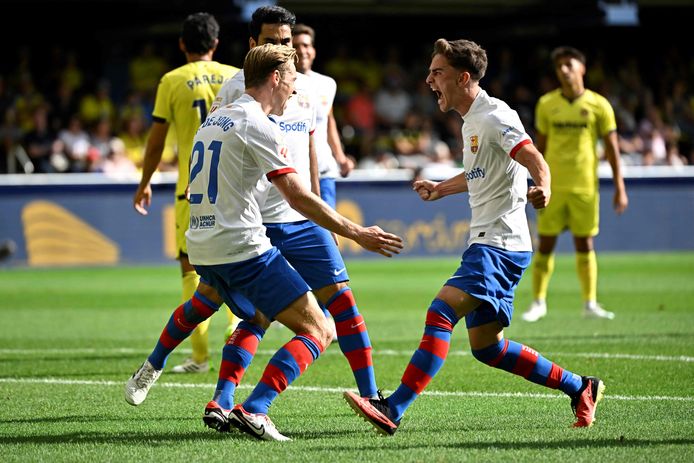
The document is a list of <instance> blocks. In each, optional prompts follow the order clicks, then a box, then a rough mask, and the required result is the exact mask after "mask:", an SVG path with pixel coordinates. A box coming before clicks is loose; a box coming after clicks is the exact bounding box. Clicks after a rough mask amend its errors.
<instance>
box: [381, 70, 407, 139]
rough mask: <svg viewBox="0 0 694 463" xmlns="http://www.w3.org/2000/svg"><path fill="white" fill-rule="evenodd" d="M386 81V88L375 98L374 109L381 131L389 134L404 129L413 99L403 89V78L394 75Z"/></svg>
mask: <svg viewBox="0 0 694 463" xmlns="http://www.w3.org/2000/svg"><path fill="white" fill-rule="evenodd" d="M384 79H385V81H384V83H383V84H384V86H383V87H382V88H381V89H380V90H379V91H378V92H376V95H375V97H374V108H375V110H376V122H377V126H378V128H379V130H381V131H383V132H388V131H390V129H392V128H394V127H402V125H403V124H404V122H405V116H406V115H407V113H408V111H409V110H410V108H411V107H412V97H411V96H410V94H409V93H408V92H406V91H405V89H404V87H403V80H402V76H400V75H398V74H397V73H392V74H390V75H386V76H385V77H384Z"/></svg>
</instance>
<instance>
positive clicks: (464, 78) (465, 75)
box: [458, 71, 470, 87]
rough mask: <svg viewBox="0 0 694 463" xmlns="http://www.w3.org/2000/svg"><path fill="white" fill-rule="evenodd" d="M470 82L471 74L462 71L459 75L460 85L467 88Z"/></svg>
mask: <svg viewBox="0 0 694 463" xmlns="http://www.w3.org/2000/svg"><path fill="white" fill-rule="evenodd" d="M468 82H470V73H469V72H467V71H462V72H459V73H458V85H459V86H461V87H465V86H466V85H467V83H468Z"/></svg>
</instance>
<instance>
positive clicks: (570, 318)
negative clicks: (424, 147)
mask: <svg viewBox="0 0 694 463" xmlns="http://www.w3.org/2000/svg"><path fill="white" fill-rule="evenodd" d="M598 262H599V265H600V276H599V299H600V302H601V303H602V304H603V305H604V306H605V307H606V308H607V309H609V310H612V311H614V312H615V313H616V319H615V320H613V321H605V320H585V319H583V318H582V316H581V310H582V306H581V301H580V296H579V286H578V281H577V278H576V275H575V271H574V259H573V255H571V254H567V255H560V256H558V259H557V267H556V271H555V275H554V278H553V280H552V283H551V286H550V295H549V300H548V303H549V314H548V316H547V317H546V318H545V319H543V320H542V321H541V322H538V323H536V324H528V323H524V322H522V321H521V320H520V313H521V312H522V311H523V310H525V308H526V307H527V305H528V303H529V302H530V273H529V272H528V273H526V276H525V278H524V279H523V281H522V282H521V284H520V286H519V288H518V291H517V293H516V320H515V321H514V323H512V325H511V327H510V328H509V329H507V330H506V336H507V337H508V338H510V339H514V340H516V341H519V342H522V343H524V344H527V345H528V346H531V347H533V348H534V349H536V350H538V351H539V352H540V353H542V354H543V355H545V356H546V357H547V358H549V359H550V360H553V361H555V362H557V363H558V364H560V365H561V366H563V367H565V368H567V369H569V370H571V371H574V372H576V373H579V374H589V375H597V376H599V377H601V378H602V379H603V380H604V381H605V383H606V385H607V390H606V396H605V399H604V401H603V402H602V403H601V405H600V407H599V408H598V412H597V421H596V424H595V426H593V427H592V428H590V429H572V428H570V425H571V423H572V421H573V415H572V414H571V409H570V407H569V399H568V398H566V397H565V396H563V395H562V394H561V393H558V392H556V391H552V390H548V389H546V388H543V387H540V386H537V385H535V384H532V383H529V382H527V381H525V380H523V379H522V378H518V377H516V376H513V375H510V374H508V373H506V372H502V371H499V370H495V369H492V368H489V367H487V366H485V365H482V364H481V363H479V362H477V361H476V360H474V358H473V357H472V356H471V355H470V354H469V349H468V345H467V336H466V333H465V329H464V326H462V324H461V325H459V326H458V327H457V329H456V331H455V332H454V334H453V340H452V343H451V352H450V354H449V357H448V360H447V362H446V364H445V365H444V367H443V369H442V370H441V372H440V373H439V375H438V376H436V378H435V379H434V380H433V382H432V383H431V384H430V386H429V388H428V389H427V392H425V394H423V395H422V396H421V397H420V398H419V399H418V400H417V401H416V402H415V403H414V405H413V406H412V407H411V408H410V409H409V410H408V412H407V414H406V416H405V418H404V419H403V421H402V424H401V427H400V429H399V430H398V432H397V434H396V435H395V436H393V437H382V436H380V435H378V434H376V433H375V432H374V431H373V430H372V428H371V426H370V425H368V424H367V423H365V422H364V421H362V420H361V419H359V418H357V416H356V415H355V414H354V413H353V412H352V410H351V409H350V408H349V406H348V405H347V404H346V403H345V402H344V400H343V399H342V394H341V392H342V391H343V390H345V389H355V386H354V381H353V378H352V376H351V373H350V371H349V368H348V365H347V363H346V360H345V359H344V357H343V356H342V355H341V353H340V350H339V347H338V346H337V344H333V345H331V346H330V347H329V348H328V349H327V351H326V352H325V354H324V355H323V356H322V357H321V358H320V359H319V360H318V361H317V362H316V363H315V364H314V365H313V366H311V367H310V368H309V369H308V370H307V372H306V373H305V374H304V375H303V376H302V377H301V378H299V379H298V380H297V381H296V382H295V383H294V384H293V385H292V386H290V388H289V389H288V390H287V391H286V392H285V393H283V394H282V395H281V396H280V397H279V398H278V400H276V401H275V403H274V405H273V407H272V408H271V409H270V416H271V417H272V418H273V420H274V422H275V424H276V425H277V427H278V428H279V429H280V431H282V432H283V433H285V434H286V435H288V436H289V437H291V438H292V442H287V443H274V442H259V441H255V440H253V439H252V438H250V437H248V436H245V435H242V434H240V433H238V432H233V433H230V434H219V433H216V432H214V431H212V430H209V429H207V428H205V427H204V426H203V424H202V420H201V417H202V410H203V407H204V405H205V403H206V402H207V401H208V400H209V398H210V397H211V395H212V393H213V390H214V384H215V382H216V373H217V371H216V370H217V366H218V363H219V359H220V354H221V347H222V336H223V331H224V328H225V324H226V317H225V316H223V315H221V314H219V315H216V316H215V317H214V318H213V320H212V325H211V328H210V344H211V346H210V349H211V353H212V364H213V365H214V366H215V371H211V372H209V373H208V374H202V375H193V376H190V375H186V376H176V375H173V374H170V373H166V372H165V373H164V374H163V375H162V377H161V378H160V379H159V382H158V383H157V385H156V386H155V387H154V388H153V389H152V391H151V392H150V395H149V397H148V399H147V401H146V402H145V403H144V404H142V405H141V406H139V407H131V406H129V405H128V404H126V402H125V401H124V399H123V385H124V383H125V381H126V380H127V379H128V377H129V376H130V375H131V374H132V372H133V371H134V370H135V369H136V368H137V367H138V366H139V364H140V363H141V362H142V360H143V359H144V358H145V357H146V355H147V354H148V353H149V351H150V350H151V349H152V347H153V346H154V344H155V342H156V340H157V338H158V336H159V333H160V332H161V329H162V327H163V325H164V323H165V322H166V320H167V319H168V317H169V315H170V313H171V311H172V310H173V309H174V308H175V307H176V305H177V304H178V303H179V298H180V296H179V294H180V289H179V288H180V284H179V278H178V268H177V265H176V264H175V263H173V264H172V265H167V266H159V267H116V268H87V269H56V270H48V269H45V270H32V269H8V268H5V269H0V320H1V322H0V461H2V462H14V461H16V462H26V461H52V462H53V461H134V462H138V461H141V462H149V461H166V462H172V461H210V462H212V461H226V462H234V463H236V462H267V461H278V462H285V461H306V462H311V463H316V462H345V461H360V462H380V463H383V462H400V461H426V462H440V461H456V462H458V461H514V462H515V461H532V462H536V461H562V462H567V461H571V462H575V461H586V462H588V461H590V462H595V461H610V462H612V461H629V462H632V461H668V462H670V461H683V462H684V461H687V462H691V461H694V254H693V253H684V252H682V253H668V254H660V253H658V254H656V253H650V254H609V253H599V254H598ZM457 265H458V260H457V259H455V258H451V259H436V260H434V259H431V260H406V259H398V258H394V259H392V260H386V259H378V260H369V261H350V262H348V267H349V272H350V276H351V278H352V283H351V286H352V288H353V290H354V294H355V296H356V299H357V303H358V305H359V307H360V310H361V312H362V314H364V316H365V319H366V321H367V324H368V329H369V333H370V335H371V340H372V344H373V348H374V363H375V370H376V376H377V380H378V384H379V386H380V387H381V388H382V389H384V390H385V391H392V390H393V389H394V388H395V387H397V385H398V384H399V380H400V376H401V375H402V372H403V370H404V368H405V366H406V365H407V363H408V361H409V359H410V356H411V355H412V353H413V351H414V349H416V347H417V345H418V343H419V340H420V337H421V334H422V330H423V321H424V314H425V310H426V309H427V307H428V305H429V302H430V301H431V299H432V298H433V297H434V295H435V294H436V292H437V291H438V289H439V288H440V286H441V284H442V283H443V282H444V281H445V280H446V278H447V277H448V276H449V275H450V274H451V273H452V272H453V271H454V270H455V269H456V267H457ZM289 337H290V334H289V331H288V330H286V329H284V328H278V329H274V328H271V329H269V330H268V333H267V336H266V338H265V339H264V340H263V342H262V343H261V344H260V347H259V351H258V355H257V356H256V358H255V360H254V361H253V363H252V364H251V366H250V368H249V369H248V371H247V374H246V376H245V378H244V381H243V384H242V387H240V389H239V390H238V391H237V397H236V399H237V401H239V400H243V399H244V398H245V397H246V395H247V394H248V393H249V392H250V387H251V386H252V385H254V384H255V383H256V382H257V380H258V379H259V377H260V375H261V373H262V370H263V368H264V367H265V365H266V363H267V361H268V360H269V358H270V356H271V355H272V353H273V352H274V351H275V350H276V349H277V348H278V347H279V346H280V345H282V344H283V343H284V342H286V341H287V340H288V339H289ZM189 352H190V344H189V343H184V344H183V345H182V346H181V347H180V348H179V350H178V351H176V352H174V354H173V355H172V356H171V358H170V359H169V366H171V365H174V364H176V363H177V362H179V361H181V360H182V359H184V358H185V357H186V356H187V354H188V353H189Z"/></svg>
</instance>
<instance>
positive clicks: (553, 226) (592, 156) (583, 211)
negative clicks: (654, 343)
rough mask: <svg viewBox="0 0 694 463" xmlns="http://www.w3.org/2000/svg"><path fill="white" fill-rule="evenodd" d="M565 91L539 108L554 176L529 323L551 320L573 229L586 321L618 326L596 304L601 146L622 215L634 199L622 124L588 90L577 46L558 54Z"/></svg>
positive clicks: (540, 144)
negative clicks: (552, 285)
mask: <svg viewBox="0 0 694 463" xmlns="http://www.w3.org/2000/svg"><path fill="white" fill-rule="evenodd" d="M552 61H553V63H554V69H555V72H556V75H557V77H558V79H559V82H560V84H561V87H560V88H558V89H556V90H554V91H551V92H549V93H547V94H545V95H543V96H542V97H541V98H540V100H539V101H538V103H537V106H536V108H535V126H536V128H537V141H536V143H535V144H536V146H537V148H538V149H539V150H540V151H541V152H542V153H544V156H545V160H546V161H547V164H548V165H549V168H550V171H551V172H552V200H551V201H550V203H549V206H547V207H546V208H545V209H541V210H539V211H538V216H537V229H538V233H539V235H540V244H539V249H538V252H537V253H536V254H535V256H534V257H533V272H532V278H533V302H532V304H531V306H530V308H529V309H528V311H526V312H525V313H523V315H522V317H523V320H525V321H529V322H534V321H537V320H539V319H540V318H542V317H544V316H545V315H546V314H547V303H546V297H547V288H548V286H549V280H550V278H551V276H552V272H553V270H554V248H555V246H556V243H557V237H558V235H559V234H561V233H562V232H563V231H564V230H566V229H569V231H570V232H571V234H572V235H573V240H574V247H575V249H576V269H577V272H578V278H579V280H580V283H581V293H582V297H583V302H584V315H585V316H587V317H595V318H605V319H612V318H614V314H613V313H612V312H608V311H607V310H605V309H603V308H602V307H601V306H600V305H599V304H598V303H597V275H598V266H597V259H596V257H595V250H594V248H593V237H594V236H596V235H597V234H598V230H599V229H598V220H599V200H600V198H599V191H598V174H597V169H598V152H597V145H598V140H601V141H602V143H603V146H604V151H605V157H606V159H607V161H608V162H609V164H610V167H611V168H612V178H613V181H614V187H615V193H614V198H613V206H614V209H615V211H616V212H617V214H621V213H622V212H624V210H625V209H626V207H627V204H628V199H627V194H626V190H625V187H624V179H623V178H622V173H621V169H620V160H619V146H618V144H617V133H616V129H617V124H616V121H615V116H614V110H613V109H612V106H610V103H609V101H607V99H606V98H605V97H603V96H601V95H599V94H597V93H595V92H593V91H591V90H588V89H586V88H585V87H584V83H583V77H584V75H585V71H586V67H585V62H586V61H585V56H584V55H583V53H581V52H580V51H578V50H576V49H574V48H571V47H559V48H557V49H555V50H554V51H553V52H552Z"/></svg>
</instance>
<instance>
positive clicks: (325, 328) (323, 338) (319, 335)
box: [306, 317, 333, 350]
mask: <svg viewBox="0 0 694 463" xmlns="http://www.w3.org/2000/svg"><path fill="white" fill-rule="evenodd" d="M306 334H309V335H311V336H312V337H314V338H315V339H316V341H318V342H319V343H320V345H321V350H323V349H325V347H327V346H329V345H330V343H331V342H332V339H333V330H332V327H331V326H330V323H329V322H328V319H327V318H326V317H320V318H319V319H318V320H316V322H315V323H314V324H312V326H310V327H307V329H306Z"/></svg>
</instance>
